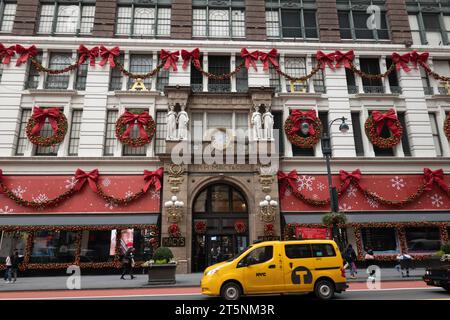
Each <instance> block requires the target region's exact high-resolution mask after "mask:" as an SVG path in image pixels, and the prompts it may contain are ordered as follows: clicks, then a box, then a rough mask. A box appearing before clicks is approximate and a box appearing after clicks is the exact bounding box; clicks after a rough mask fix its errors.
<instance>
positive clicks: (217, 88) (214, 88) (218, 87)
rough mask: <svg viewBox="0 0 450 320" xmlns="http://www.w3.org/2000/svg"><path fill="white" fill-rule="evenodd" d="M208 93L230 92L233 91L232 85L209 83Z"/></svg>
mask: <svg viewBox="0 0 450 320" xmlns="http://www.w3.org/2000/svg"><path fill="white" fill-rule="evenodd" d="M208 91H209V92H230V91H231V85H230V84H223V83H209V84H208Z"/></svg>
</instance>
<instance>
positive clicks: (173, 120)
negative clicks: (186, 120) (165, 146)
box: [166, 105, 177, 141]
mask: <svg viewBox="0 0 450 320" xmlns="http://www.w3.org/2000/svg"><path fill="white" fill-rule="evenodd" d="M174 109H175V106H173V105H171V106H169V111H168V112H167V118H166V121H167V140H172V141H173V140H177V113H176V112H175V111H174Z"/></svg>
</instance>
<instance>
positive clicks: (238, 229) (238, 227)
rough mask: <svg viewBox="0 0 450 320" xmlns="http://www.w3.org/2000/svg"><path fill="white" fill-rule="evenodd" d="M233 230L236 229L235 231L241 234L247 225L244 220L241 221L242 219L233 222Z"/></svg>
mask: <svg viewBox="0 0 450 320" xmlns="http://www.w3.org/2000/svg"><path fill="white" fill-rule="evenodd" d="M234 230H236V232H237V233H238V234H242V233H244V232H245V231H247V225H246V224H245V222H243V221H237V222H236V223H235V224H234Z"/></svg>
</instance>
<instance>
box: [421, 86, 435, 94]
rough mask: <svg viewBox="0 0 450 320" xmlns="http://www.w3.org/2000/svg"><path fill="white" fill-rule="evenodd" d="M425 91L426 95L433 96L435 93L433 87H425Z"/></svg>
mask: <svg viewBox="0 0 450 320" xmlns="http://www.w3.org/2000/svg"><path fill="white" fill-rule="evenodd" d="M423 92H424V93H425V95H426V96H432V95H433V94H434V90H433V87H423Z"/></svg>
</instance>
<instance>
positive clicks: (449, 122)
mask: <svg viewBox="0 0 450 320" xmlns="http://www.w3.org/2000/svg"><path fill="white" fill-rule="evenodd" d="M444 132H445V136H446V137H447V139H448V141H450V113H448V114H447V117H446V118H445V122H444Z"/></svg>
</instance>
